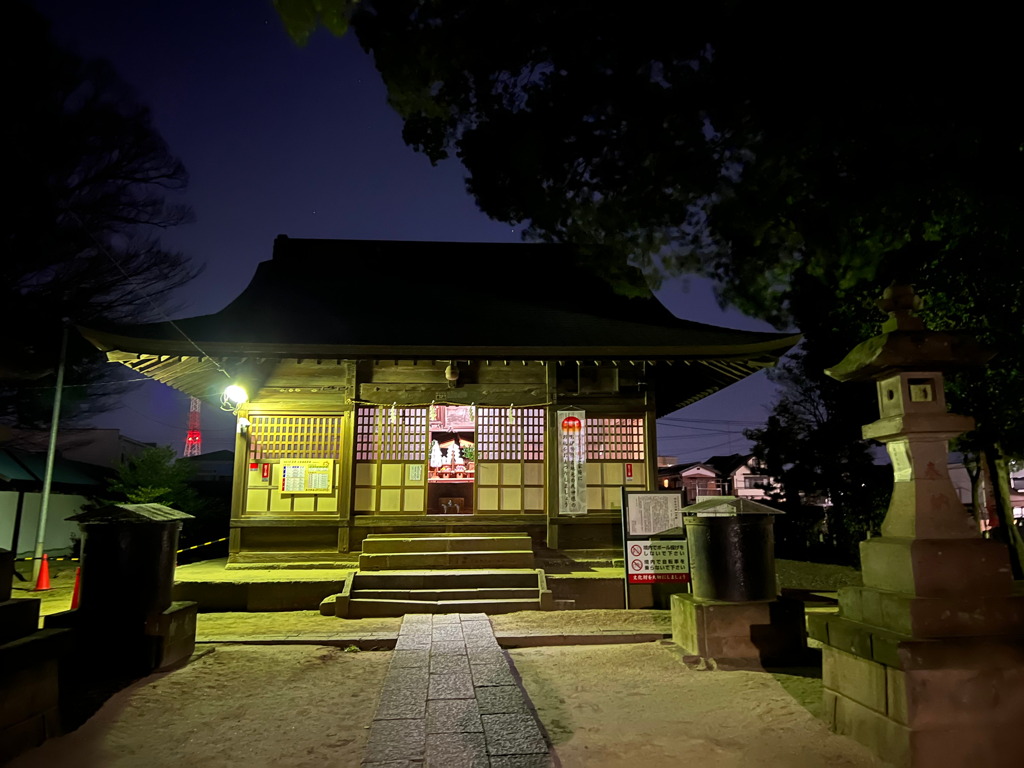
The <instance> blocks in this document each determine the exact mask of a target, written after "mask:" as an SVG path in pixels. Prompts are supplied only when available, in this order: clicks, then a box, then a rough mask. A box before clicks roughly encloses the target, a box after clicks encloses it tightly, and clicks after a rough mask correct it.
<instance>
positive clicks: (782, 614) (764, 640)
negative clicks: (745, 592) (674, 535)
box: [671, 594, 807, 665]
mask: <svg viewBox="0 0 1024 768" xmlns="http://www.w3.org/2000/svg"><path fill="white" fill-rule="evenodd" d="M671 611H672V640H673V642H675V643H676V644H677V645H678V646H680V647H681V648H682V649H683V650H685V651H687V652H688V653H691V654H694V655H696V656H700V657H701V658H704V659H715V660H716V661H717V662H718V663H719V664H721V663H727V664H728V663H731V664H744V665H748V664H751V663H753V664H771V663H784V662H786V661H788V660H795V659H798V658H799V657H800V656H801V655H803V654H804V653H805V652H806V650H807V637H806V632H805V630H804V610H803V603H800V602H799V601H796V600H788V599H780V600H771V601H764V602H751V603H726V602H721V601H711V600H701V599H699V598H695V597H694V596H693V595H688V594H675V595H672V599H671Z"/></svg>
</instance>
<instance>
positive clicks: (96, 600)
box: [79, 521, 181, 624]
mask: <svg viewBox="0 0 1024 768" xmlns="http://www.w3.org/2000/svg"><path fill="white" fill-rule="evenodd" d="M180 530H181V523H180V522H177V521H174V522H164V523H148V524H147V523H108V522H96V523H85V524H83V525H82V531H83V534H84V535H83V537H82V576H81V579H82V581H81V592H80V601H79V603H80V605H79V610H80V611H81V614H82V616H83V618H90V619H94V618H99V617H103V618H104V619H110V620H114V621H115V622H117V623H130V624H137V623H138V622H139V621H145V620H146V619H148V618H152V617H155V616H157V615H159V614H160V613H162V612H163V611H165V610H166V609H167V608H168V607H169V606H170V605H171V588H172V587H173V585H174V564H175V556H176V555H175V550H176V549H177V544H178V532H179V531H180Z"/></svg>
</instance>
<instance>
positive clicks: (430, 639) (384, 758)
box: [363, 613, 552, 768]
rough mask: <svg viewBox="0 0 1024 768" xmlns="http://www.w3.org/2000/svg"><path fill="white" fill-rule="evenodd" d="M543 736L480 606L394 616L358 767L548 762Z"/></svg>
mask: <svg viewBox="0 0 1024 768" xmlns="http://www.w3.org/2000/svg"><path fill="white" fill-rule="evenodd" d="M551 765H552V758H551V754H550V750H549V747H548V744H547V741H546V740H545V738H544V735H543V734H542V732H541V728H540V725H539V723H538V722H537V719H536V716H535V715H534V712H533V708H532V707H531V706H530V705H529V702H528V700H527V698H526V695H525V694H524V692H523V689H522V688H521V686H520V685H519V681H518V680H517V679H516V676H515V675H514V674H513V667H512V665H511V662H510V661H509V659H508V657H507V656H506V655H505V653H504V652H503V651H502V650H501V648H499V647H498V642H497V640H495V638H494V632H493V631H492V630H491V624H490V622H489V621H488V619H487V616H486V615H485V614H482V613H474V614H441V615H434V616H431V615H427V614H409V615H407V616H406V617H405V619H404V620H403V622H402V626H401V629H400V630H399V635H398V641H397V643H396V645H395V651H394V654H393V656H392V659H391V666H390V667H389V670H388V674H387V677H386V678H385V680H384V685H383V687H382V689H381V693H380V701H379V703H378V705H377V713H376V715H375V716H374V720H373V724H372V725H371V727H370V738H369V743H368V744H367V746H366V753H365V757H364V758H363V766H364V768H413V766H416V767H417V768H418V767H419V766H424V767H425V768H549V766H551Z"/></svg>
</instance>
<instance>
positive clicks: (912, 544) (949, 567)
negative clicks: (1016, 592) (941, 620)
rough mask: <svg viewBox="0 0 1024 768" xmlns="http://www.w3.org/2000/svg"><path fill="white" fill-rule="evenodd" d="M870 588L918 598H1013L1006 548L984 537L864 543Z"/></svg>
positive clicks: (884, 539)
mask: <svg viewBox="0 0 1024 768" xmlns="http://www.w3.org/2000/svg"><path fill="white" fill-rule="evenodd" d="M860 559H861V568H862V574H863V579H864V586H865V587H874V588H876V589H883V590H887V591H891V592H902V593H904V594H907V595H916V596H918V597H957V596H969V597H977V596H981V595H985V596H996V595H1008V594H1010V590H1011V587H1012V585H1013V577H1012V574H1011V571H1010V559H1009V554H1008V553H1007V549H1006V546H1005V545H1003V544H1000V543H999V542H997V541H990V540H987V539H980V538H969V539H968V538H965V539H904V538H897V537H893V536H876V537H874V538H871V539H867V540H866V541H862V542H861V543H860Z"/></svg>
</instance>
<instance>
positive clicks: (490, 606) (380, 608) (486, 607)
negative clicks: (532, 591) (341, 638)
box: [348, 597, 541, 619]
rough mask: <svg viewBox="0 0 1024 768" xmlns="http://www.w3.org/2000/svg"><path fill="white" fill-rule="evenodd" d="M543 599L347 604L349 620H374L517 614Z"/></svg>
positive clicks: (538, 606)
mask: <svg viewBox="0 0 1024 768" xmlns="http://www.w3.org/2000/svg"><path fill="white" fill-rule="evenodd" d="M540 607H541V604H540V598H539V597H538V598H537V599H536V600H523V599H514V600H502V599H495V600H480V599H476V600H438V601H433V600H360V599H353V600H350V601H349V604H348V616H349V617H350V618H359V619H362V618H371V617H379V616H402V615H404V614H407V613H486V614H488V615H491V614H496V613H515V612H516V611H538V610H540Z"/></svg>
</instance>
